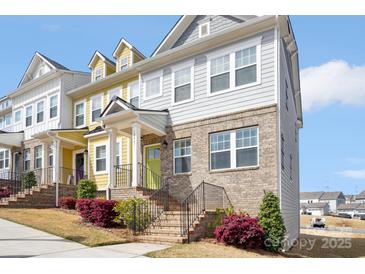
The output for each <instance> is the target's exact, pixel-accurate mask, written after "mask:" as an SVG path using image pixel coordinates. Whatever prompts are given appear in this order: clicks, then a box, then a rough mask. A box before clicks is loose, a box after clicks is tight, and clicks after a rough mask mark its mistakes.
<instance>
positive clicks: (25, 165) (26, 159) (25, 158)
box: [23, 148, 30, 171]
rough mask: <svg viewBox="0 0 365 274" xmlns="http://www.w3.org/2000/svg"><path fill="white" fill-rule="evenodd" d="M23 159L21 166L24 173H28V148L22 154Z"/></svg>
mask: <svg viewBox="0 0 365 274" xmlns="http://www.w3.org/2000/svg"><path fill="white" fill-rule="evenodd" d="M23 155H24V156H23V157H24V165H23V169H24V171H29V170H30V148H27V149H24V153H23Z"/></svg>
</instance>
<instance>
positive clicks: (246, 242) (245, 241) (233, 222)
mask: <svg viewBox="0 0 365 274" xmlns="http://www.w3.org/2000/svg"><path fill="white" fill-rule="evenodd" d="M264 234H265V233H264V230H263V229H262V227H261V226H260V224H259V222H258V219H257V218H252V217H250V216H248V215H237V214H233V215H230V216H227V217H224V219H223V224H222V225H221V226H218V227H217V228H216V229H215V231H214V235H215V237H216V239H217V240H218V241H219V242H223V243H226V244H228V245H234V246H237V247H242V248H260V247H262V246H263V242H264Z"/></svg>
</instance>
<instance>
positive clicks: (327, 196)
mask: <svg viewBox="0 0 365 274" xmlns="http://www.w3.org/2000/svg"><path fill="white" fill-rule="evenodd" d="M319 201H320V202H321V203H328V204H329V207H330V212H336V211H337V207H338V206H339V205H341V204H345V203H346V198H345V195H343V193H342V192H341V191H332V192H324V193H323V195H322V196H321V197H320V198H319Z"/></svg>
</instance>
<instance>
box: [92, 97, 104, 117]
mask: <svg viewBox="0 0 365 274" xmlns="http://www.w3.org/2000/svg"><path fill="white" fill-rule="evenodd" d="M102 101H103V95H98V96H95V97H93V98H91V122H95V121H96V119H97V118H99V117H100V114H101V109H102Z"/></svg>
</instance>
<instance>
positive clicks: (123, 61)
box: [119, 57, 128, 71]
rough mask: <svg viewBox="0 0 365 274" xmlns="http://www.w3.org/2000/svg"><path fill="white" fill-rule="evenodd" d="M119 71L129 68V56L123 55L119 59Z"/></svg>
mask: <svg viewBox="0 0 365 274" xmlns="http://www.w3.org/2000/svg"><path fill="white" fill-rule="evenodd" d="M119 69H120V70H119V71H123V70H126V69H128V57H122V58H120V60H119Z"/></svg>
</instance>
